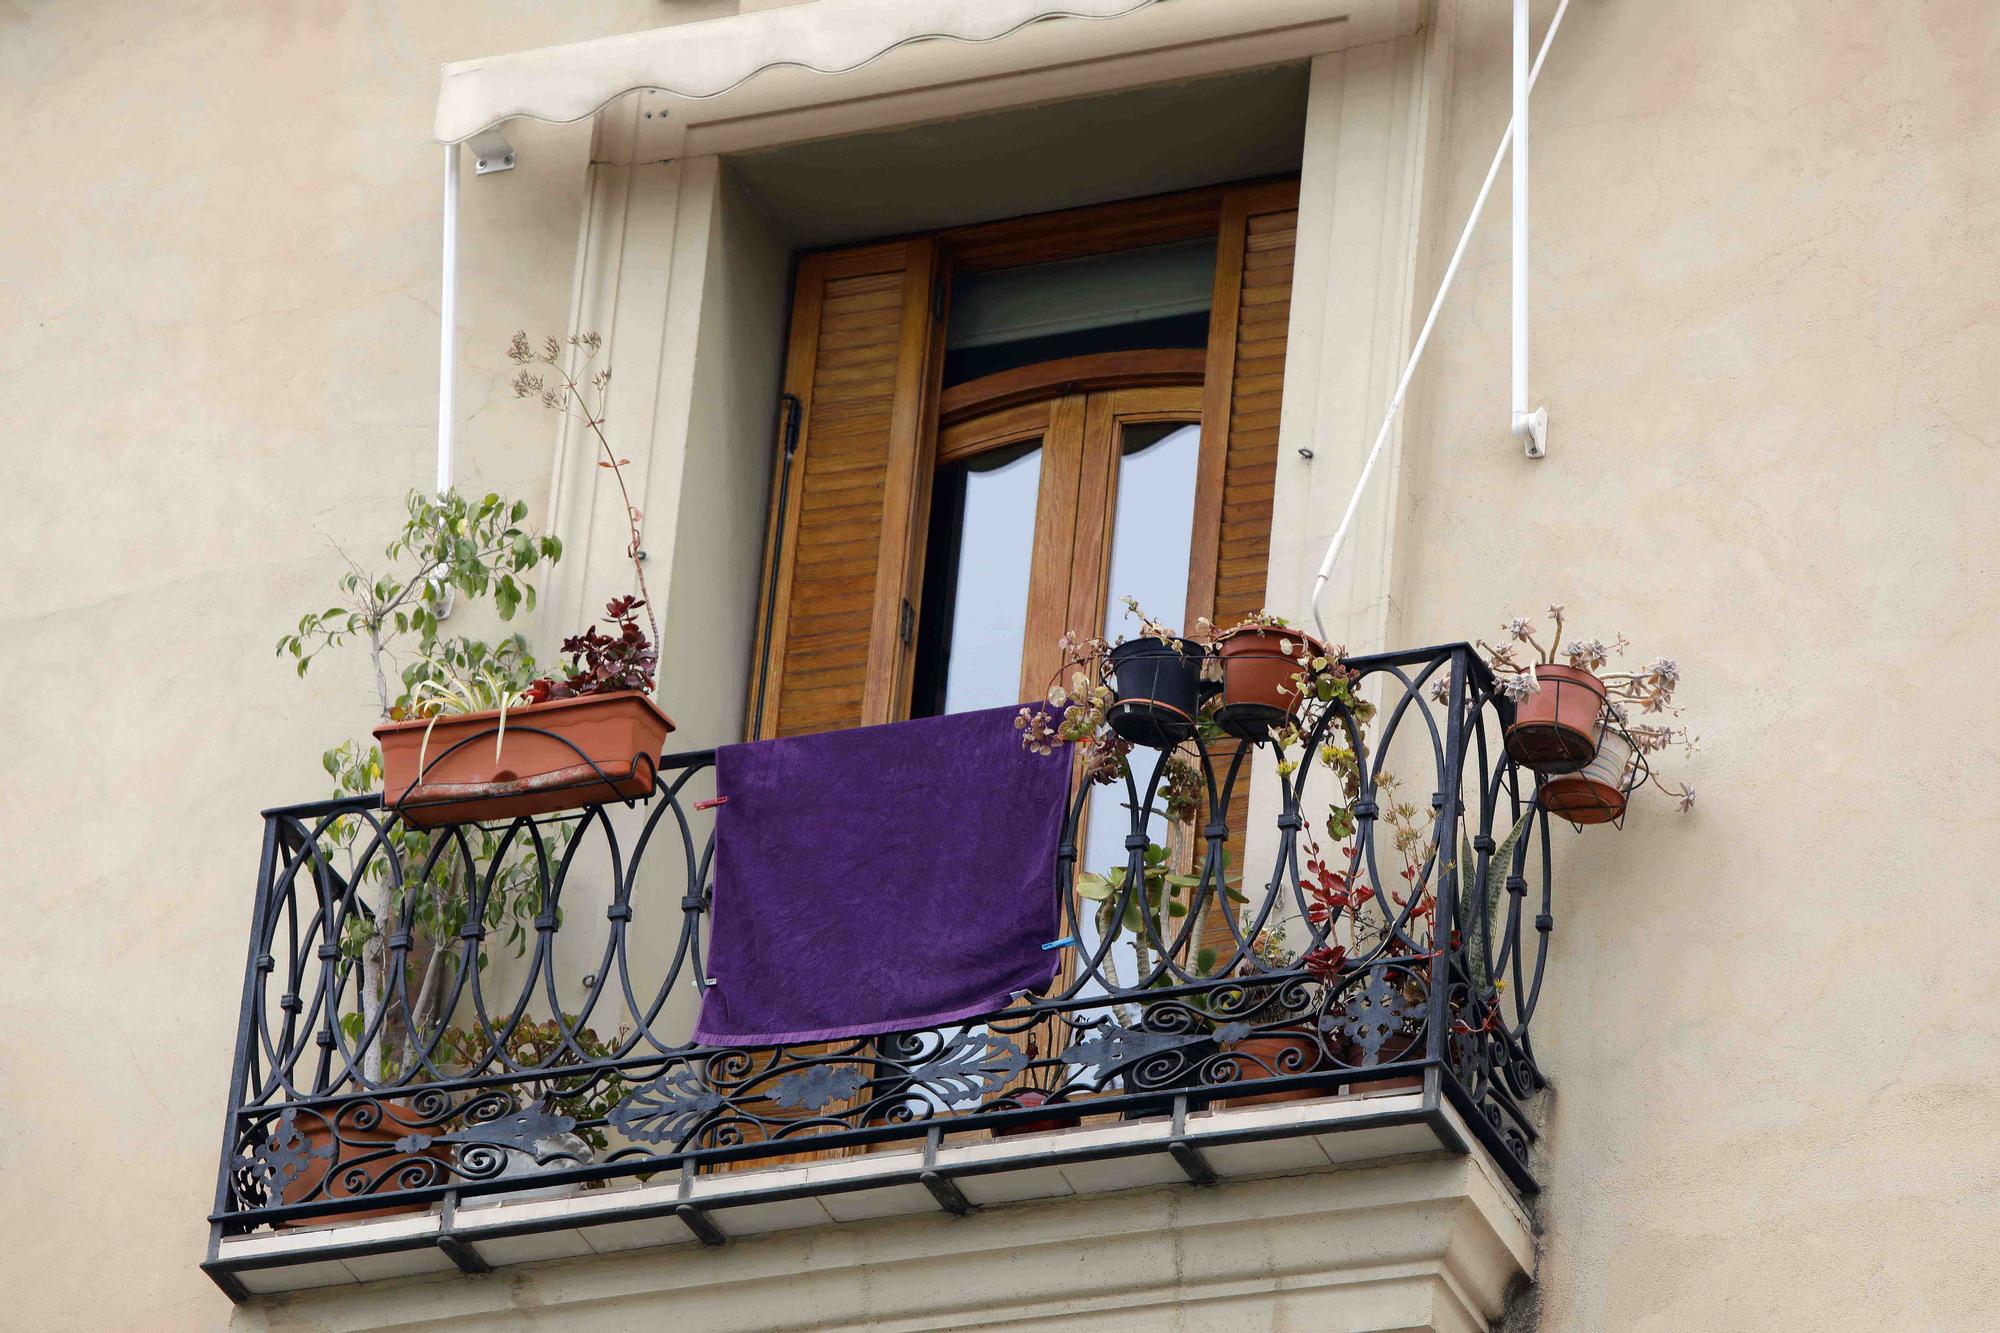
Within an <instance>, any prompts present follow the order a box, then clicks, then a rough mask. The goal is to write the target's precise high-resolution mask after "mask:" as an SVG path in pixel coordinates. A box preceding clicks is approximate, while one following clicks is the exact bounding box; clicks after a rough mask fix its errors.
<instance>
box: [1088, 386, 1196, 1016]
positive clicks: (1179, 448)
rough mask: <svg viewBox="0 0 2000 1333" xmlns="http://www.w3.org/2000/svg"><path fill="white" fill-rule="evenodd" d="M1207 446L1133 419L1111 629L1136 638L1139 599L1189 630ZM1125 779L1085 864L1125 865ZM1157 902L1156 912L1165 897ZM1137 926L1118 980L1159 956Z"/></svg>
mask: <svg viewBox="0 0 2000 1333" xmlns="http://www.w3.org/2000/svg"><path fill="white" fill-rule="evenodd" d="M1200 451H1201V428H1200V427H1199V426H1193V425H1176V424H1172V423H1167V424H1153V425H1143V426H1128V427H1127V428H1126V430H1125V436H1124V440H1123V449H1122V453H1121V456H1120V459H1119V464H1118V500H1117V510H1116V515H1115V518H1114V520H1113V522H1114V525H1115V526H1114V527H1113V528H1112V533H1111V562H1110V576H1109V578H1108V580H1107V596H1106V601H1105V608H1104V637H1105V638H1107V639H1111V640H1116V639H1117V638H1119V637H1120V636H1121V635H1122V636H1124V637H1126V638H1132V637H1134V636H1136V635H1137V634H1138V632H1139V622H1138V621H1137V620H1135V619H1133V618H1132V617H1130V616H1129V615H1127V613H1126V610H1125V599H1126V598H1127V597H1130V598H1132V599H1134V600H1135V601H1137V602H1138V603H1139V605H1140V606H1141V607H1142V608H1143V609H1144V610H1145V611H1146V613H1147V614H1148V615H1150V616H1152V617H1154V618H1155V619H1157V620H1159V621H1162V622H1163V623H1165V624H1167V625H1170V626H1172V627H1174V628H1175V629H1179V630H1182V631H1183V632H1185V631H1186V630H1187V629H1188V626H1185V625H1183V624H1181V620H1182V618H1183V617H1184V616H1185V615H1186V614H1187V595H1188V559H1189V556H1190V554H1191V553H1192V547H1193V544H1194V489H1195V468H1196V464H1197V460H1198V456H1199V454H1200ZM1156 757H1157V756H1156V755H1155V753H1154V752H1153V751H1151V750H1137V751H1134V752H1133V756H1132V761H1133V774H1134V776H1135V778H1137V779H1138V781H1139V785H1140V787H1141V789H1142V791H1143V788H1144V785H1145V778H1146V776H1147V775H1148V774H1150V773H1151V771H1152V764H1153V762H1154V760H1155V758H1156ZM1125 799H1126V798H1125V788H1124V785H1123V784H1122V783H1118V784H1114V785H1111V786H1106V787H1097V788H1095V789H1093V794H1092V797H1091V802H1090V814H1089V819H1088V824H1087V826H1086V828H1085V830H1084V839H1083V848H1084V851H1083V869H1085V870H1090V871H1095V872H1096V873H1098V874H1103V873H1105V872H1106V871H1107V870H1109V869H1111V868H1112V867H1114V866H1119V865H1123V864H1124V863H1125V859H1126V856H1127V852H1126V850H1125V835H1126V833H1127V831H1128V830H1129V829H1130V828H1131V818H1132V816H1131V812H1130V811H1129V810H1128V809H1127V808H1126V804H1125ZM1147 833H1148V834H1149V835H1150V836H1151V838H1152V840H1153V841H1154V842H1156V843H1159V844H1161V845H1162V846H1164V845H1166V841H1167V821H1166V820H1165V819H1163V818H1161V817H1160V816H1158V815H1154V816H1152V817H1151V818H1150V819H1149V820H1148V821H1147ZM1155 906H1156V916H1157V915H1158V912H1157V905H1155ZM1158 919H1159V935H1160V938H1161V939H1162V940H1163V941H1166V942H1171V941H1172V939H1173V936H1174V932H1175V931H1177V930H1178V929H1180V927H1181V926H1182V925H1184V924H1185V923H1186V918H1184V917H1170V916H1160V917H1159V918H1158ZM1084 929H1085V934H1086V939H1085V940H1084V942H1083V943H1084V946H1085V949H1086V951H1089V950H1094V949H1095V948H1096V947H1097V944H1098V941H1099V939H1100V937H1099V936H1098V935H1097V933H1096V923H1095V921H1094V920H1090V919H1086V920H1085V922H1084ZM1136 946H1137V941H1136V940H1135V938H1134V935H1133V933H1132V932H1130V931H1127V932H1126V933H1125V934H1123V935H1122V936H1120V938H1119V940H1118V942H1117V944H1116V945H1114V946H1113V948H1112V951H1111V953H1110V954H1109V955H1108V956H1107V957H1108V961H1110V962H1111V963H1112V964H1113V967H1114V969H1115V972H1116V975H1117V978H1118V981H1119V982H1120V983H1121V984H1123V985H1127V986H1129V985H1131V984H1132V983H1133V982H1134V981H1135V980H1137V978H1138V976H1139V975H1140V973H1141V972H1142V971H1143V970H1144V968H1142V967H1141V963H1142V962H1143V963H1144V964H1145V965H1146V967H1150V966H1152V965H1153V964H1154V963H1156V962H1157V959H1153V958H1151V957H1148V958H1145V959H1142V958H1141V957H1140V953H1139V949H1138V948H1137V947H1136Z"/></svg>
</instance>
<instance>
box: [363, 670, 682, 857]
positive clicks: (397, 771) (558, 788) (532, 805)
mask: <svg viewBox="0 0 2000 1333" xmlns="http://www.w3.org/2000/svg"><path fill="white" fill-rule="evenodd" d="M426 728H428V729H429V732H430V738H429V740H428V741H426V740H425V737H424V733H425V730H426ZM673 729H674V724H673V721H672V719H670V718H669V717H668V716H667V715H666V714H665V713H663V712H661V711H660V709H659V706H658V705H657V704H655V703H654V702H653V701H652V700H651V699H649V698H647V697H646V696H645V695H643V694H640V693H638V692H636V691H624V692H620V693H617V694H593V695H588V696H586V697H584V698H581V699H555V700H551V701H550V702H548V703H545V704H529V705H526V706H524V707H521V708H511V709H509V710H507V727H506V734H505V736H504V738H503V737H501V736H500V714H499V713H497V712H493V711H487V712H481V713H460V714H455V715H453V716H449V717H441V718H439V719H438V720H437V724H436V725H435V726H432V725H431V723H430V721H429V720H428V719H423V718H418V719H413V720H411V721H408V722H390V723H387V724H385V725H383V726H380V727H377V728H376V729H375V739H376V740H377V741H379V742H381V745H382V800H383V803H384V804H385V805H386V806H388V807H389V808H390V809H393V810H398V811H400V812H401V814H402V816H403V819H404V820H405V821H406V822H407V823H409V824H412V825H414V826H416V827H418V828H434V827H436V826H437V825H440V824H464V823H474V822H480V821H485V820H494V819H513V818H516V817H518V816H521V815H540V814H548V813H549V812H551V811H555V810H569V809H574V808H575V807H577V806H580V805H584V804H587V803H589V802H592V801H610V800H636V799H639V798H643V797H646V796H650V795H652V794H653V778H654V775H655V773H656V772H657V771H658V768H659V762H660V747H661V746H662V745H663V744H664V743H665V742H666V738H667V733H668V732H670V731H672V730H673ZM496 740H498V742H499V744H498V746H497V753H496V745H495V742H496ZM420 758H421V760H422V771H421V772H419V769H418V763H419V759H420Z"/></svg>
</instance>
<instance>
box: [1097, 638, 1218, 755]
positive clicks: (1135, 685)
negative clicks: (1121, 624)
mask: <svg viewBox="0 0 2000 1333" xmlns="http://www.w3.org/2000/svg"><path fill="white" fill-rule="evenodd" d="M1207 656H1208V654H1207V651H1206V650H1205V649H1204V648H1203V647H1202V646H1201V645H1200V644H1198V643H1189V642H1186V641H1185V640H1183V641H1181V642H1179V643H1178V644H1174V643H1169V642H1167V641H1165V640H1162V639H1153V638H1143V639H1133V640H1131V641H1129V642H1126V643H1121V644H1119V645H1118V646H1117V647H1116V648H1113V649H1112V650H1111V653H1110V655H1109V657H1108V658H1107V663H1108V666H1109V668H1110V675H1111V688H1112V692H1113V693H1114V694H1115V695H1116V696H1117V701H1116V702H1115V703H1113V704H1112V705H1111V707H1110V708H1109V709H1108V710H1106V713H1105V720H1106V721H1107V722H1109V723H1110V724H1111V729H1112V730H1113V731H1115V732H1117V733H1118V735H1120V736H1121V737H1123V738H1124V739H1126V740H1128V741H1130V742H1132V744H1134V745H1142V746H1145V747H1147V748H1149V749H1155V750H1161V749H1167V748H1169V747H1171V746H1175V745H1179V744H1180V743H1181V742H1182V741H1185V740H1187V739H1188V738H1190V737H1191V736H1193V735H1194V729H1195V715H1196V713H1197V712H1198V711H1199V710H1200V707H1201V694H1202V679H1201V666H1202V663H1203V661H1205V660H1206V658H1207Z"/></svg>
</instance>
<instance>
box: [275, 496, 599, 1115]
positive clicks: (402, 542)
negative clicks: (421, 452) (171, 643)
mask: <svg viewBox="0 0 2000 1333" xmlns="http://www.w3.org/2000/svg"><path fill="white" fill-rule="evenodd" d="M527 513H528V509H527V505H526V504H525V503H523V502H520V501H508V500H505V499H503V498H501V497H500V496H498V495H487V496H485V497H483V498H481V499H478V500H472V499H468V498H466V497H464V496H461V495H459V494H457V493H456V492H446V493H445V494H444V495H441V496H435V497H433V496H429V495H425V494H423V493H421V492H418V491H412V492H410V494H409V495H408V497H407V498H406V499H405V502H404V521H403V526H402V528H401V530H400V531H399V532H398V534H397V535H396V536H395V537H394V538H393V539H392V540H391V541H390V542H389V543H388V545H387V546H385V547H384V548H383V564H382V565H381V566H380V567H378V568H377V569H374V570H368V569H363V568H362V567H361V566H360V565H359V564H358V563H357V562H356V561H354V560H353V559H352V558H351V557H348V556H347V555H346V553H345V552H344V551H342V552H341V556H342V559H343V560H344V561H345V562H346V564H347V571H346V572H345V573H343V574H342V575H341V576H340V577H339V579H338V582H337V586H338V589H339V592H340V594H341V600H340V602H338V603H336V604H334V605H331V606H328V607H327V608H325V609H323V610H315V611H309V612H307V613H306V614H305V615H304V616H301V617H300V618H299V621H298V624H297V625H296V627H295V628H294V629H293V630H291V631H290V632H288V633H286V634H284V635H281V636H280V637H279V639H278V645H277V651H278V654H279V656H281V657H282V656H286V655H289V656H290V657H291V659H292V661H293V662H294V664H295V667H296V670H297V672H298V674H299V675H300V676H302V677H303V676H305V675H306V674H307V673H308V672H309V671H310V670H311V668H312V665H313V664H314V662H316V661H318V660H319V658H320V656H321V655H322V654H324V653H325V652H327V651H328V650H330V649H346V648H350V647H355V646H359V647H361V648H363V649H365V650H366V652H367V654H368V658H369V661H370V664H371V666H372V668H373V673H374V681H375V688H376V696H377V702H378V704H379V706H380V711H381V716H382V718H383V719H385V720H396V719H403V718H413V717H424V716H429V717H432V718H435V717H436V716H438V715H439V714H441V713H444V712H447V711H464V707H465V705H468V704H479V705H482V706H490V705H489V704H488V701H490V700H497V699H501V698H508V699H518V698H519V697H520V696H521V695H522V693H523V692H524V691H525V690H526V688H527V686H528V685H529V683H530V682H531V681H533V680H534V679H535V677H536V675H537V674H538V673H537V670H536V665H535V661H534V657H533V655H532V654H531V653H530V652H529V651H528V646H527V643H526V641H525V640H524V639H522V638H521V637H520V636H519V635H514V636H511V637H509V638H507V639H504V640H502V641H500V642H499V643H497V644H489V643H487V642H485V641H484V640H481V639H477V638H473V637H470V636H466V635H446V634H443V633H442V625H443V621H444V618H445V616H446V615H447V614H448V613H449V611H450V606H451V602H452V600H453V599H454V597H455V596H458V595H463V596H465V597H468V598H474V597H476V598H483V599H490V600H491V602H492V605H493V608H494V610H495V612H496V613H497V614H498V615H499V617H500V619H502V620H503V621H504V620H511V619H512V618H513V616H514V615H515V613H516V612H517V611H519V610H522V609H528V610H532V609H533V606H534V602H535V588H534V585H533V584H532V583H531V582H529V580H528V577H527V576H528V575H529V574H530V572H532V571H533V570H535V569H536V568H537V567H539V566H541V565H543V564H547V563H553V562H554V561H556V560H559V559H560V558H561V556H562V543H561V542H560V541H558V540H557V539H556V538H554V537H550V536H537V535H535V534H534V533H531V532H530V531H528V530H527V529H526V528H525V527H523V526H522V524H523V522H524V521H525V519H526V518H527ZM335 549H336V550H339V547H338V546H336V548H335ZM391 681H396V682H398V683H399V684H400V689H395V688H392V686H391V683H390V682H391ZM322 763H323V765H324V767H325V768H326V771H327V774H328V776H329V777H330V778H331V779H332V780H333V783H334V787H335V794H336V795H340V796H356V795H364V794H368V793H372V792H375V791H378V790H380V788H381V783H382V755H381V751H380V749H379V748H378V747H376V746H374V745H372V744H371V745H362V744H359V743H357V742H353V741H348V742H343V743H342V744H340V745H336V746H334V747H332V748H331V749H329V750H327V751H326V752H325V754H324V755H323V756H322ZM462 832H463V834H464V836H465V838H466V842H465V843H464V845H463V847H462V848H461V847H460V846H459V845H457V844H452V845H450V846H442V844H441V842H440V840H441V839H443V838H445V837H446V836H447V835H445V834H431V833H426V832H422V831H420V830H416V829H411V828H408V827H406V826H404V825H402V824H401V823H400V822H391V823H390V824H389V825H388V827H387V828H386V830H385V831H384V832H383V833H382V834H381V835H380V840H381V843H384V844H386V846H383V845H378V841H377V836H378V835H377V834H376V832H375V828H374V826H373V825H372V824H370V823H369V822H368V821H366V820H364V819H363V818H362V817H361V816H360V815H346V816H342V817H341V818H339V819H337V820H335V821H334V822H333V823H332V824H331V825H330V826H329V828H328V830H327V832H326V835H325V838H324V845H327V846H328V847H329V848H330V850H331V851H332V852H333V854H334V855H335V857H336V858H338V859H340V860H341V861H343V862H344V866H343V867H342V868H343V869H344V872H345V875H344V877H345V879H346V880H347V882H349V883H350V884H355V886H356V890H357V892H356V895H355V896H356V901H357V910H355V911H352V912H350V913H348V914H347V915H346V916H345V918H344V920H343V925H342V927H341V936H340V939H339V941H338V948H339V950H340V962H339V968H340V972H339V981H340V984H341V985H342V987H343V996H344V999H343V1007H342V1012H341V1014H340V1016H339V1019H338V1022H339V1023H340V1027H341V1031H342V1032H343V1034H344V1035H346V1036H347V1037H348V1039H349V1040H350V1041H359V1040H361V1039H362V1038H363V1036H364V1035H365V1034H366V1033H367V1032H368V1031H369V1029H370V1028H371V1027H375V1028H376V1029H377V1034H376V1036H375V1038H374V1039H373V1040H372V1041H370V1042H369V1044H368V1046H367V1048H366V1049H365V1050H364V1051H363V1052H362V1067H361V1073H362V1075H363V1076H364V1077H366V1078H368V1079H371V1080H381V1079H384V1078H394V1077H395V1076H396V1075H397V1074H398V1073H399V1072H401V1071H402V1070H403V1069H404V1068H406V1067H407V1066H408V1065H409V1064H410V1063H411V1060H412V1053H413V1051H416V1050H423V1049H426V1048H428V1047H429V1046H431V1045H433V1044H434V1043H435V1041H436V1039H437V1036H438V1033H439V1028H440V1026H441V1024H442V1022H443V1019H444V1015H442V1014H441V1013H440V1012H439V1009H440V1008H441V1006H442V1004H443V1001H444V996H445V994H446V992H447V990H448V989H449V988H448V987H447V986H446V984H445V983H446V981H447V979H448V978H449V977H450V976H452V975H453V973H454V971H455V970H456V968H457V966H458V965H459V961H460V959H461V957H462V956H463V950H465V949H466V948H467V947H469V942H468V941H466V940H464V939H463V938H461V936H460V934H459V932H460V931H461V930H462V929H463V928H464V926H465V925H466V923H467V921H468V919H469V917H470V915H471V912H472V911H473V896H474V891H475V888H476V887H477V886H478V885H479V883H480V882H481V881H482V880H485V881H486V882H487V887H486V890H485V893H486V896H485V899H484V902H483V905H482V907H481V909H480V911H481V916H482V918H483V921H484V924H485V925H486V926H487V927H488V928H489V929H494V930H501V929H504V930H506V932H507V935H506V940H507V943H508V945H509V946H510V947H512V948H513V949H514V951H515V952H516V953H517V954H518V953H519V952H521V951H522V950H523V949H524V948H525V945H526V940H527V932H526V923H528V922H532V920H533V919H534V917H535V916H537V915H538V914H539V913H540V912H541V910H542V893H543V881H544V880H545V878H546V875H547V865H548V864H549V863H552V862H553V860H554V859H555V858H554V857H553V856H552V857H551V858H550V860H549V861H547V862H545V861H544V860H543V859H542V858H541V857H540V856H538V855H537V854H536V852H535V849H534V843H533V840H532V839H528V840H523V839H518V838H517V839H515V840H514V841H513V842H512V843H511V844H508V846H507V849H506V851H505V852H504V853H503V851H502V843H501V837H500V835H497V834H494V833H491V832H488V831H487V830H485V829H481V828H478V827H476V826H475V827H471V828H467V829H465V830H463V831H462ZM568 836H569V835H568V830H567V829H559V830H557V831H555V832H554V833H552V834H551V836H550V839H549V840H545V843H544V845H545V846H548V845H549V842H550V841H552V842H553V844H554V850H555V854H556V855H557V856H559V855H560V851H561V849H562V847H563V846H565V845H566V842H567V838H568ZM441 846H442V850H440V848H441ZM434 853H435V855H434ZM466 853H469V863H468V856H467V855H466ZM392 858H393V859H394V860H395V861H396V863H397V864H398V865H399V867H400V868H401V869H402V870H403V872H404V873H403V874H402V875H401V876H400V877H398V876H397V875H395V874H392V873H391V870H390V864H389V863H390V860H391V859H392ZM495 862H498V864H497V865H496V864H494V863H495ZM482 867H484V869H482ZM487 870H490V871H491V874H490V879H488V877H487V873H486V872H487ZM405 919H407V920H409V922H410V923H411V926H412V931H411V939H412V943H411V945H410V948H409V950H408V952H407V954H406V958H405V965H404V975H403V982H402V998H403V999H404V1003H401V1004H391V1003H390V1002H391V1001H392V1000H393V999H396V998H398V997H396V996H392V995H391V993H390V987H391V985H392V981H393V976H392V974H393V972H394V968H393V966H392V959H391V956H390V954H389V950H388V948H387V944H386V941H387V938H388V936H389V934H390V933H391V930H392V928H393V925H394V923H399V922H401V921H403V920H405ZM488 961H489V960H488V957H487V954H486V951H485V950H484V948H481V949H479V950H478V952H477V955H476V964H477V966H480V967H484V966H486V965H487V962H488ZM385 1008H386V1009H388V1011H389V1012H387V1013H384V1010H385Z"/></svg>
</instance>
